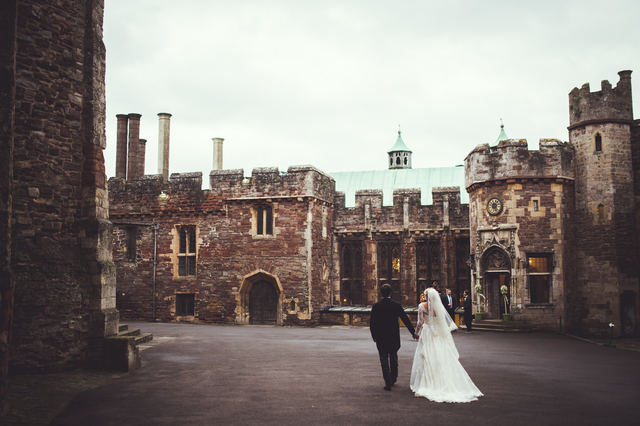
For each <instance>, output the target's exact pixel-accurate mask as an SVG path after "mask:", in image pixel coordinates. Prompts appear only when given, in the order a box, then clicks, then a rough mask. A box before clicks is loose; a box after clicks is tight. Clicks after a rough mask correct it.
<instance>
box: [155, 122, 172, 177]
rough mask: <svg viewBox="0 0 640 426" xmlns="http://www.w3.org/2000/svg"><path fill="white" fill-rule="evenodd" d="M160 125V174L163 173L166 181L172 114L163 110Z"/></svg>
mask: <svg viewBox="0 0 640 426" xmlns="http://www.w3.org/2000/svg"><path fill="white" fill-rule="evenodd" d="M158 118H159V119H160V123H159V125H160V127H159V128H158V174H161V175H162V179H163V180H164V181H165V182H168V181H169V127H170V126H169V124H170V121H169V119H170V118H171V114H168V113H166V112H161V113H159V114H158Z"/></svg>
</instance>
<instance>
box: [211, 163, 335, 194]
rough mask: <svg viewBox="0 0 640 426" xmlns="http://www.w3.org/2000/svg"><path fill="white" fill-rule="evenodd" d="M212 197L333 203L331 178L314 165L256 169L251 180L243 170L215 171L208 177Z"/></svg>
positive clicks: (333, 190)
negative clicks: (282, 168) (308, 200)
mask: <svg viewBox="0 0 640 426" xmlns="http://www.w3.org/2000/svg"><path fill="white" fill-rule="evenodd" d="M209 186H210V188H211V189H210V191H211V194H212V195H217V196H220V197H223V198H234V199H236V198H278V197H280V198H281V197H312V198H318V199H320V200H322V201H325V202H328V203H332V202H333V195H334V192H335V181H334V179H333V178H332V177H331V176H329V175H327V174H325V173H324V172H322V171H320V170H318V169H316V168H315V167H313V166H291V167H289V168H288V169H287V172H286V173H285V172H280V171H279V170H278V168H277V167H257V168H254V169H253V171H252V172H251V177H245V176H244V170H242V169H238V170H214V171H212V172H211V174H210V175H209Z"/></svg>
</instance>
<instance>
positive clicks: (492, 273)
mask: <svg viewBox="0 0 640 426" xmlns="http://www.w3.org/2000/svg"><path fill="white" fill-rule="evenodd" d="M480 268H481V276H482V281H483V283H484V294H485V297H486V300H485V301H484V303H485V305H486V309H485V312H486V313H487V314H488V317H489V318H495V319H500V318H501V316H502V314H503V313H505V304H504V298H503V296H502V293H501V291H500V287H502V286H503V285H505V286H506V287H507V299H508V300H509V301H510V300H511V259H510V257H509V254H508V253H507V252H506V251H505V250H504V249H503V248H501V247H496V246H494V247H490V248H488V249H487V250H486V251H485V252H484V254H483V255H482V258H481V260H480ZM506 313H508V309H507V312H506Z"/></svg>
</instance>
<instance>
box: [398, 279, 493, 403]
mask: <svg viewBox="0 0 640 426" xmlns="http://www.w3.org/2000/svg"><path fill="white" fill-rule="evenodd" d="M426 296H427V302H428V305H427V307H426V308H425V307H424V305H422V304H420V305H418V328H417V333H419V334H420V339H419V340H418V346H417V347H416V352H415V355H414V357H413V367H412V369H411V390H413V391H414V392H415V395H416V396H422V397H425V398H428V399H430V400H431V401H436V402H470V401H475V400H477V399H478V397H479V396H482V392H480V390H479V389H478V388H477V387H476V385H474V384H473V381H471V378H469V375H468V374H467V372H466V371H465V369H464V367H462V364H460V361H458V357H459V354H458V349H457V348H456V345H455V343H454V341H453V337H452V336H451V331H453V330H455V329H457V328H458V327H456V325H455V323H454V322H453V320H452V319H451V317H450V316H449V314H448V313H447V311H446V309H445V307H444V305H443V304H442V301H441V300H440V295H439V294H438V292H437V291H435V290H434V289H432V288H430V289H428V290H427V292H426Z"/></svg>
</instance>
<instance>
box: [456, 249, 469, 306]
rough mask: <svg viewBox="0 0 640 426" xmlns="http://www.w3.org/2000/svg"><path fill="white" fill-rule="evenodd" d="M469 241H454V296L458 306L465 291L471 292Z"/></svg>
mask: <svg viewBox="0 0 640 426" xmlns="http://www.w3.org/2000/svg"><path fill="white" fill-rule="evenodd" d="M469 244H470V243H469V239H468V238H465V239H458V240H456V287H457V288H456V294H454V296H455V297H457V298H458V304H462V300H460V299H462V295H463V293H464V291H465V290H469V291H471V268H469V264H468V261H469Z"/></svg>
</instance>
